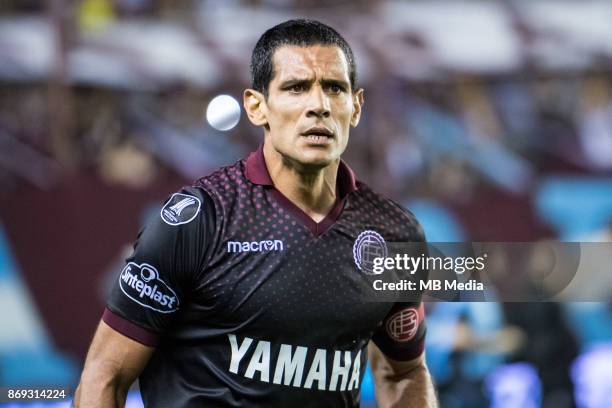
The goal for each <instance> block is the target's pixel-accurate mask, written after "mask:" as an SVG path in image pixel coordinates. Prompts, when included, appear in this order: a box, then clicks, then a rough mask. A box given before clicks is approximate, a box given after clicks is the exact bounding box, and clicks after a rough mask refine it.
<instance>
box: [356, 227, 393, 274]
mask: <svg viewBox="0 0 612 408" xmlns="http://www.w3.org/2000/svg"><path fill="white" fill-rule="evenodd" d="M387 252H388V250H387V243H386V242H385V239H384V238H383V237H382V236H381V235H380V234H379V233H378V232H376V231H372V230H367V231H363V232H362V233H361V234H359V236H358V237H357V239H356V240H355V243H354V244H353V259H354V260H355V265H357V268H359V270H360V271H362V272H363V273H366V274H368V275H376V274H379V273H382V271H381V272H376V271H375V270H374V260H375V259H377V258H385V257H386V256H387Z"/></svg>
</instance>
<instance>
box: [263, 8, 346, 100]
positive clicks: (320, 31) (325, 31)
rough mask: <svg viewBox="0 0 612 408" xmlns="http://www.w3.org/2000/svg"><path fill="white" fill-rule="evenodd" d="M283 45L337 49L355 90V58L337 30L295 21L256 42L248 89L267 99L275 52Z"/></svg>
mask: <svg viewBox="0 0 612 408" xmlns="http://www.w3.org/2000/svg"><path fill="white" fill-rule="evenodd" d="M283 45H297V46H300V47H309V46H312V45H331V46H337V47H340V49H341V50H342V52H343V53H344V56H345V58H346V61H347V63H348V66H349V80H350V83H351V89H353V90H354V89H355V83H356V82H357V72H356V68H355V58H354V57H353V50H351V47H350V46H349V45H348V43H347V42H346V40H345V39H344V38H343V37H342V36H341V35H340V34H338V32H337V31H336V30H334V29H333V28H331V27H330V26H328V25H325V24H323V23H321V22H319V21H316V20H307V19H295V20H288V21H285V22H284V23H281V24H278V25H276V26H274V27H272V28H270V29H268V30H267V31H266V32H265V33H263V35H262V36H261V37H260V38H259V41H257V44H256V45H255V48H254V49H253V54H252V56H251V80H252V83H251V86H252V88H253V89H255V90H256V91H258V92H261V93H263V94H264V95H266V96H267V95H268V86H269V85H270V81H272V79H273V78H274V62H273V60H272V59H273V56H274V52H275V51H276V50H277V49H278V48H279V47H281V46H283Z"/></svg>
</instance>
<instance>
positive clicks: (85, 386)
mask: <svg viewBox="0 0 612 408" xmlns="http://www.w3.org/2000/svg"><path fill="white" fill-rule="evenodd" d="M153 350H155V349H154V348H153V347H147V346H144V345H142V344H140V343H138V342H136V341H134V340H132V339H130V338H128V337H125V336H124V335H123V334H121V333H119V332H117V331H115V330H114V329H112V328H111V327H110V326H108V325H107V324H106V323H104V322H103V321H101V322H100V324H99V326H98V330H97V331H96V334H95V335H94V338H93V341H92V343H91V346H90V347H89V352H88V353H87V359H86V360H85V367H84V369H83V373H82V374H81V381H80V383H79V386H78V387H77V389H76V392H75V395H74V406H75V407H76V408H90V407H105V408H107V407H123V406H125V398H126V395H127V392H128V390H129V388H130V386H131V385H132V383H133V382H134V380H135V379H136V377H138V375H139V374H140V372H141V371H142V370H143V369H144V367H145V366H146V364H147V362H148V361H149V359H150V358H151V354H153Z"/></svg>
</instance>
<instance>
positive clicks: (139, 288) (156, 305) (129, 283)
mask: <svg viewBox="0 0 612 408" xmlns="http://www.w3.org/2000/svg"><path fill="white" fill-rule="evenodd" d="M119 286H120V288H121V291H122V292H123V293H124V294H125V295H126V296H127V297H129V298H130V299H132V300H133V301H134V302H136V303H138V304H139V305H141V306H144V307H146V308H149V309H152V310H155V311H157V312H160V313H172V312H175V311H177V310H178V307H179V300H178V297H177V296H176V293H174V291H173V290H172V289H170V287H168V285H166V283H165V282H164V281H163V280H161V279H160V278H159V273H158V272H157V269H155V268H154V267H153V266H151V265H149V264H146V263H143V264H140V265H139V264H136V263H134V262H129V263H128V264H127V265H126V266H125V268H123V271H122V272H121V275H119Z"/></svg>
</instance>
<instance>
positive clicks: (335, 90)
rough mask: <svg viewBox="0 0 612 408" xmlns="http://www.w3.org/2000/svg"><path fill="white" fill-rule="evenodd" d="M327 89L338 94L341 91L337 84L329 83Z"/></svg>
mask: <svg viewBox="0 0 612 408" xmlns="http://www.w3.org/2000/svg"><path fill="white" fill-rule="evenodd" d="M329 91H330V92H331V93H333V94H339V93H340V92H342V87H340V86H339V85H330V86H329Z"/></svg>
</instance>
